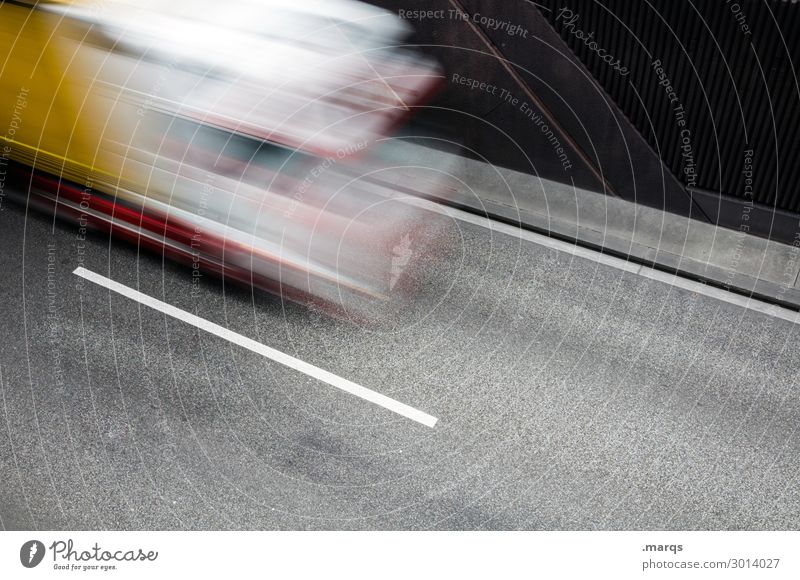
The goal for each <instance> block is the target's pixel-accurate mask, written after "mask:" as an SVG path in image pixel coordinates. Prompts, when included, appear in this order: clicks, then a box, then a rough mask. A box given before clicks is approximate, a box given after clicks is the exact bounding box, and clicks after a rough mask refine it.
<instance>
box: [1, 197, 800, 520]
mask: <svg viewBox="0 0 800 580" xmlns="http://www.w3.org/2000/svg"><path fill="white" fill-rule="evenodd" d="M76 234H77V228H76V226H74V225H65V224H61V223H56V224H53V220H52V219H50V218H49V217H48V216H44V215H40V214H33V213H31V214H27V215H26V213H25V211H24V209H22V208H19V207H16V206H12V205H10V204H9V203H8V202H6V203H5V204H4V205H3V211H2V212H0V243H2V252H0V272H2V278H0V308H2V314H0V316H1V318H0V320H2V323H1V324H0V375H1V378H0V475H1V476H2V484H1V485H0V526H1V527H3V528H6V529H51V530H55V529H97V528H102V529H106V528H111V529H665V528H666V529H670V528H677V529H798V527H800V493H798V485H799V484H798V482H799V481H800V465H799V464H798V456H799V452H800V433H798V427H799V426H800V390H799V388H798V369H800V349H797V347H796V344H797V326H796V325H795V324H792V323H791V322H787V321H784V320H780V319H777V318H772V317H769V316H767V315H764V314H760V313H757V312H753V311H751V310H747V309H745V308H742V307H740V306H737V305H734V304H728V303H725V302H721V301H718V300H715V299H713V298H710V297H707V296H704V295H702V294H697V293H693V292H690V291H687V290H682V289H678V288H675V287H671V286H669V285H667V284H664V283H662V282H658V281H653V280H649V279H646V278H643V277H640V276H637V275H636V274H633V273H629V272H624V271H620V270H619V269H615V268H611V267H609V266H607V265H603V264H600V263H596V262H592V261H590V260H586V259H583V258H578V257H575V256H573V255H570V254H567V253H563V252H558V251H556V250H553V249H548V248H545V247H542V246H540V245H537V244H535V243H531V242H529V241H526V240H524V239H519V238H516V237H513V236H507V235H502V234H498V233H496V232H492V231H490V230H488V229H486V228H483V227H480V226H478V225H473V224H468V223H463V222H460V221H457V220H448V222H447V223H446V224H445V226H444V228H443V231H442V232H441V235H442V243H441V245H439V246H438V247H434V248H432V249H426V250H424V252H418V253H422V254H423V255H415V256H414V258H415V264H416V265H415V266H413V267H412V270H411V271H410V272H409V273H408V275H409V276H411V277H412V278H413V279H414V280H415V285H416V288H417V295H416V297H415V299H414V300H413V301H412V302H410V303H407V304H400V305H397V306H396V307H395V308H394V309H393V311H391V312H390V313H389V314H388V315H387V316H386V317H385V319H383V320H382V321H381V322H380V323H377V324H371V325H366V324H363V323H358V322H353V321H347V320H341V319H334V318H330V317H327V316H325V315H323V314H321V313H319V312H315V311H313V310H309V309H307V308H303V307H299V306H294V305H291V304H284V303H282V302H281V301H280V300H279V299H276V298H275V297H272V296H269V295H265V294H262V293H253V292H251V291H250V290H247V289H243V288H241V287H236V286H232V285H226V284H223V283H222V282H220V281H216V280H213V279H208V278H203V279H201V280H200V282H199V283H198V284H196V283H194V281H193V278H192V271H191V269H190V268H186V267H182V266H177V265H173V264H170V263H164V262H163V260H162V259H161V257H160V256H158V255H153V254H146V255H145V254H142V255H139V254H138V252H137V249H136V248H135V247H133V246H130V245H126V244H123V243H120V242H111V243H109V241H108V240H107V239H103V238H100V237H90V238H89V239H88V240H87V241H85V242H84V241H81V240H80V239H78V237H77V235H76ZM413 251H414V248H413V246H412V252H413ZM77 267H84V268H86V269H87V270H90V271H93V272H96V273H98V274H101V275H103V276H106V277H108V278H110V279H112V280H115V281H117V282H119V283H121V284H125V285H126V286H128V287H130V288H134V289H136V290H138V291H140V292H142V293H144V294H146V295H148V296H151V297H154V298H157V299H159V300H162V301H164V302H166V303H168V304H171V305H174V306H176V307H178V308H181V309H183V310H185V311H186V312H190V313H192V314H195V315H197V316H199V317H202V318H203V319H205V320H208V321H210V322H213V323H216V324H219V325H221V326H224V327H226V328H229V329H231V330H233V331H235V332H236V333H239V334H241V335H243V336H246V337H249V338H251V339H253V340H255V341H258V342H259V343H261V344H263V345H266V346H269V347H272V348H274V349H278V350H280V351H282V352H284V353H287V354H290V355H291V356H293V357H296V358H297V359H300V360H302V361H306V362H308V363H310V364H313V365H316V366H317V367H320V368H322V369H325V370H327V371H330V372H331V373H334V374H336V375H338V376H339V377H342V378H345V379H348V380H350V381H353V382H355V383H357V384H359V385H362V386H364V387H367V388H369V389H372V390H373V391H376V392H378V393H382V394H384V395H387V396H389V397H391V398H393V399H396V400H397V401H400V402H402V403H404V404H407V405H410V406H412V407H414V408H416V409H419V410H421V411H423V412H425V413H428V414H430V415H432V416H434V417H436V418H437V419H438V422H437V423H436V425H435V426H434V427H432V428H431V427H428V426H425V425H422V424H420V423H418V422H416V421H413V420H410V419H408V418H406V417H403V416H400V415H397V414H396V413H393V412H391V411H390V410H387V409H385V408H382V407H381V406H378V405H375V404H373V403H371V402H369V401H365V400H363V399H361V398H358V397H356V396H353V395H351V394H349V393H346V392H343V391H342V390H340V389H337V388H335V387H333V386H331V385H329V384H326V383H324V382H321V381H319V380H317V379H315V378H312V377H309V376H307V375H305V374H303V373H301V372H298V371H297V370H293V369H290V368H287V367H285V366H283V365H281V364H278V363H276V362H275V361H273V360H271V359H269V358H267V357H264V356H261V355H260V354H257V353H254V352H251V351H250V350H247V349H244V348H242V347H240V346H238V345H236V344H233V343H231V342H230V341H228V340H226V339H224V338H220V337H218V336H214V335H213V334H209V333H207V332H205V331H203V330H199V329H198V328H196V327H195V326H192V325H190V324H187V323H185V322H183V321H180V320H176V319H174V318H172V317H169V316H166V315H165V314H163V313H161V312H158V311H156V310H153V309H152V308H149V307H148V306H146V305H142V304H139V303H137V302H136V301H134V300H131V299H129V298H126V297H124V296H121V295H119V294H117V293H113V292H110V291H109V290H108V289H106V288H103V287H100V286H98V285H95V284H92V283H90V282H87V281H85V280H82V279H81V278H79V277H78V276H76V275H75V274H74V273H73V271H74V270H75V268H77Z"/></svg>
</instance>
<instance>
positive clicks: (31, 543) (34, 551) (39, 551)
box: [19, 540, 45, 568]
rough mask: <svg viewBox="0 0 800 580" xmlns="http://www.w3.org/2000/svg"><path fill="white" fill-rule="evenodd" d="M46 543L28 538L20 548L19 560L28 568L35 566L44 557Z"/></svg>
mask: <svg viewBox="0 0 800 580" xmlns="http://www.w3.org/2000/svg"><path fill="white" fill-rule="evenodd" d="M44 551H45V550H44V544H43V543H41V542H40V541H39V540H28V541H27V542H25V543H24V544H22V547H21V548H20V549H19V561H20V562H22V565H23V566H25V567H26V568H35V567H36V566H38V565H39V563H40V562H41V561H42V559H43V558H44Z"/></svg>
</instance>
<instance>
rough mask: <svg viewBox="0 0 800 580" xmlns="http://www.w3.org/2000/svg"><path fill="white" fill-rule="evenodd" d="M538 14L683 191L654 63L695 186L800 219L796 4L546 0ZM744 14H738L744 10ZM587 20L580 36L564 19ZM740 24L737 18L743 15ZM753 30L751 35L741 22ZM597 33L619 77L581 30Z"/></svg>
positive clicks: (799, 12)
mask: <svg viewBox="0 0 800 580" xmlns="http://www.w3.org/2000/svg"><path fill="white" fill-rule="evenodd" d="M537 4H539V5H540V10H541V11H542V14H544V16H545V17H546V18H547V19H548V20H549V21H550V23H551V24H552V25H553V26H554V28H555V29H556V31H558V32H559V34H560V35H561V37H562V38H563V39H564V41H565V42H566V43H567V44H568V45H569V46H570V48H572V50H573V51H574V52H575V54H576V55H577V56H578V57H579V58H580V60H581V61H582V62H583V63H584V64H585V65H586V67H587V68H588V69H589V70H590V71H591V73H592V74H593V75H594V76H595V78H596V79H597V81H598V82H599V83H600V84H601V85H602V86H603V87H604V89H605V90H606V91H607V92H608V94H609V95H610V96H611V98H613V99H614V101H615V102H616V103H617V105H618V106H619V107H620V108H621V109H622V111H623V112H624V113H625V114H626V115H627V116H628V118H629V119H630V120H631V122H632V123H633V125H634V126H635V127H636V128H637V129H638V130H639V131H640V132H641V134H642V135H643V136H644V137H645V138H646V139H647V141H648V143H649V144H650V145H651V146H652V147H654V148H655V149H656V150H657V151H658V153H659V155H660V156H661V158H662V159H663V161H664V163H665V164H666V165H667V166H668V167H669V168H670V169H671V171H672V172H673V173H674V174H675V175H676V176H678V178H679V179H681V181H682V182H683V183H685V184H689V179H688V178H687V177H686V175H684V173H683V171H684V168H685V167H686V160H685V159H684V158H683V157H682V152H681V148H680V146H681V142H682V139H681V129H682V128H681V127H679V126H678V124H677V122H676V118H675V111H674V108H673V106H672V105H670V103H669V102H668V99H667V96H666V93H665V91H664V89H663V88H662V87H661V86H659V84H658V78H657V75H656V74H655V72H654V70H653V67H652V63H653V61H654V60H656V59H658V60H660V61H661V62H662V66H663V68H664V70H665V71H666V73H667V75H668V77H669V79H670V81H671V84H672V86H673V87H674V88H675V91H676V93H677V95H678V99H679V101H680V103H681V104H682V105H683V107H684V109H685V119H686V123H687V125H686V128H688V129H689V131H690V134H691V145H692V150H693V156H694V163H695V168H696V174H697V181H696V187H697V188H700V189H706V190H710V191H717V192H720V193H721V194H723V195H728V196H732V197H738V198H746V196H745V180H744V177H743V175H742V171H743V167H744V161H745V153H744V152H745V150H749V149H751V150H752V151H753V156H752V162H753V169H754V172H753V199H754V201H756V202H758V203H761V204H765V205H769V206H774V207H778V208H780V209H783V210H786V211H790V212H800V188H799V187H798V183H800V158H798V157H799V156H800V92H799V91H798V79H797V76H796V71H795V70H794V67H793V63H794V62H799V61H798V58H800V34H798V31H799V30H800V4H798V3H797V2H794V1H792V2H789V1H777V0H774V1H762V0H736V2H733V1H732V2H726V1H725V0H635V1H632V0H557V1H556V0H538V2H537ZM737 6H738V10H737ZM565 7H566V8H568V9H570V10H572V12H573V13H574V14H576V15H578V16H579V19H578V20H577V21H576V22H575V23H574V28H573V30H572V31H570V30H567V29H566V28H565V26H564V20H565V19H564V18H563V17H562V18H559V17H558V14H559V11H560V10H561V9H562V8H565ZM739 14H741V15H743V16H740V17H739V18H738V19H737V15H739ZM742 23H745V24H746V25H747V26H748V27H749V32H750V33H749V34H746V33H745V32H744V31H743V30H742V28H741V24H742ZM578 29H579V30H581V31H583V32H585V33H594V36H593V38H594V39H595V40H596V42H597V44H598V46H599V47H602V48H603V49H604V50H606V51H607V52H608V53H611V54H613V55H614V56H615V57H616V58H619V59H620V60H621V61H622V64H623V65H624V66H626V67H627V68H628V69H629V70H630V73H629V75H628V76H622V75H620V74H618V73H617V72H615V71H614V70H613V69H612V68H611V67H610V66H609V65H608V64H607V63H606V62H604V61H602V60H601V59H600V57H599V56H598V54H597V52H596V51H593V50H591V49H590V48H589V47H587V46H586V44H585V43H584V42H582V41H581V40H579V39H578V38H576V36H575V34H573V32H574V30H578Z"/></svg>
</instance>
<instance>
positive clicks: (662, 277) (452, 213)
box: [407, 198, 800, 324]
mask: <svg viewBox="0 0 800 580" xmlns="http://www.w3.org/2000/svg"><path fill="white" fill-rule="evenodd" d="M407 203H410V204H411V205H416V206H419V207H422V208H425V209H428V210H430V211H433V212H436V213H439V214H442V215H446V216H449V217H451V218H453V219H457V220H460V221H462V222H466V223H470V224H473V225H477V226H480V227H483V228H486V229H488V230H491V231H493V232H497V233H501V234H505V235H508V236H512V237H515V238H519V239H522V240H525V241H528V242H532V243H534V244H538V245H540V246H544V247H546V248H552V249H554V250H558V251H559V252H564V253H566V254H571V255H573V256H577V257H579V258H584V259H586V260H590V261H592V262H595V263H598V264H603V265H605V266H609V267H611V268H616V269H617V270H622V271H624V272H629V273H631V274H636V275H637V276H642V277H643V278H648V279H650V280H656V281H658V282H661V283H663V284H668V285H669V286H673V287H677V288H682V289H684V290H688V291H690V292H695V293H697V294H701V295H703V296H708V297H709V298H714V299H716V300H720V301H722V302H727V303H728V304H733V305H735V306H739V307H741V308H745V309H747V310H752V311H754V312H760V313H762V314H766V315H768V316H774V317H775V318H780V319H781V320H786V321H787V322H792V323H794V324H800V312H795V311H794V310H790V309H788V308H783V307H782V306H777V305H775V304H770V303H768V302H764V301H763V300H759V299H757V298H748V297H747V296H742V295H740V294H735V293H733V292H728V291H727V290H724V289H722V288H716V287H714V286H709V285H707V284H703V283H701V282H697V281H696V280H690V279H688V278H683V277H681V276H676V275H675V274H668V273H666V272H661V271H660V270H656V269H654V268H650V267H648V266H640V265H639V264H634V263H632V262H628V261H627V260H623V259H622V258H617V257H615V256H609V255H607V254H603V253H601V252H597V251H595V250H589V249H587V248H583V247H580V246H576V245H575V244H570V243H568V242H565V241H563V240H558V239H554V238H549V237H547V236H545V235H543V234H539V233H536V232H531V231H529V230H524V229H522V228H519V227H517V226H512V225H510V224H506V223H503V222H496V221H494V220H491V219H489V218H486V217H482V216H479V215H474V214H471V213H469V212H466V211H464V210H461V209H458V208H454V207H449V206H444V205H441V204H439V203H436V202H434V201H429V200H424V199H419V198H408V201H407Z"/></svg>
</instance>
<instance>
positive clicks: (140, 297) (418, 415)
mask: <svg viewBox="0 0 800 580" xmlns="http://www.w3.org/2000/svg"><path fill="white" fill-rule="evenodd" d="M72 273H73V274H75V275H76V276H80V277H81V278H83V279H84V280H88V281H89V282H93V283H94V284H97V285H98V286H103V287H104V288H107V289H109V290H111V291H112V292H116V293H117V294H121V295H122V296H125V297H126V298H130V299H131V300H135V301H136V302H139V303H140V304H144V305H145V306H149V307H150V308H152V309H153V310H158V311H159V312H162V313H164V314H166V315H167V316H171V317H172V318H176V319H178V320H181V321H183V322H185V323H187V324H191V325H192V326H194V327H196V328H199V329H201V330H205V331H206V332H208V333H210V334H213V335H215V336H218V337H220V338H224V339H225V340H227V341H230V342H232V343H234V344H238V345H239V346H241V347H243V348H246V349H247V350H250V351H252V352H255V353H257V354H260V355H262V356H265V357H267V358H269V359H272V360H274V361H275V362H278V363H280V364H282V365H284V366H287V367H289V368H291V369H294V370H296V371H299V372H301V373H304V374H306V375H308V376H310V377H313V378H315V379H317V380H320V381H322V382H324V383H327V384H329V385H331V386H332V387H336V388H337V389H341V390H342V391H345V392H347V393H350V394H351V395H355V396H356V397H359V398H361V399H364V400H365V401H369V402H370V403H374V404H375V405H379V406H381V407H383V408H384V409H388V410H389V411H392V412H393V413H397V414H398V415H402V416H403V417H406V418H408V419H411V420H412V421H416V422H417V423H421V424H423V425H425V426H426V427H431V428H433V427H434V426H435V425H436V423H437V421H438V419H437V418H436V417H433V416H432V415H429V414H427V413H425V412H423V411H420V410H419V409H415V408H414V407H411V406H409V405H406V404H405V403H401V402H400V401H396V400H395V399H392V398H391V397H387V396H386V395H382V394H380V393H377V392H375V391H373V390H371V389H368V388H366V387H362V386H361V385H358V384H356V383H354V382H352V381H348V380H347V379H344V378H342V377H340V376H338V375H335V374H333V373H330V372H328V371H326V370H324V369H321V368H319V367H315V366H314V365H312V364H309V363H307V362H305V361H302V360H300V359H298V358H295V357H293V356H290V355H288V354H286V353H283V352H281V351H279V350H276V349H274V348H270V347H268V346H265V345H263V344H261V343H259V342H256V341H255V340H252V339H250V338H247V337H246V336H243V335H241V334H238V333H236V332H233V331H232V330H228V329H227V328H225V327H223V326H220V325H218V324H214V323H213V322H210V321H208V320H206V319H204V318H200V317H199V316H195V315H194V314H191V313H189V312H186V311H185V310H181V309H180V308H176V307H175V306H171V305H169V304H167V303H166V302H162V301H161V300H157V299H155V298H153V297H151V296H148V295H147V294H142V293H141V292H139V291H137V290H134V289H133V288H129V287H128V286H125V285H124V284H120V283H119V282H115V281H114V280H111V279H109V278H106V277H105V276H101V275H100V274H96V273H94V272H92V271H91V270H87V269H86V268H83V267H78V268H75V270H74V271H73V272H72Z"/></svg>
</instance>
